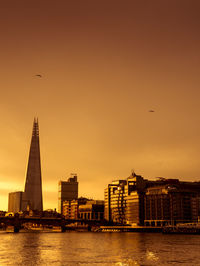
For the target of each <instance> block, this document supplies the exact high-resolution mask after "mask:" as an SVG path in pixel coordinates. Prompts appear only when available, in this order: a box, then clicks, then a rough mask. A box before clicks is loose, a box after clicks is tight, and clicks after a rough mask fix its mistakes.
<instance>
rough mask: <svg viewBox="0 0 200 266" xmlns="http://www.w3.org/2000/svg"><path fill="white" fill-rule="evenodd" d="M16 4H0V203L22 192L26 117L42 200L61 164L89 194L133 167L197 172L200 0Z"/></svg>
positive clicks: (49, 202) (52, 199)
mask: <svg viewBox="0 0 200 266" xmlns="http://www.w3.org/2000/svg"><path fill="white" fill-rule="evenodd" d="M8 2H9V3H8ZM15 2H16V1H14V0H11V1H7V3H1V6H0V12H1V15H0V29H1V44H0V47H1V79H0V86H1V97H0V104H1V114H0V118H1V126H2V130H1V134H0V147H1V151H0V162H1V164H0V202H1V204H0V210H1V209H3V210H6V209H7V206H8V193H9V192H12V191H15V190H20V191H21V190H23V187H24V179H25V173H26V162H27V158H28V148H29V140H30V128H31V127H30V121H32V119H33V117H39V120H40V142H41V160H42V176H43V202H44V209H48V208H53V209H54V208H57V198H58V192H57V190H58V189H57V187H58V182H59V180H67V178H68V176H69V175H70V173H77V175H78V180H79V184H80V186H79V194H80V196H86V197H90V198H94V199H103V197H104V195H103V193H104V188H105V187H106V185H107V184H108V183H110V182H111V181H112V180H113V179H119V178H122V179H123V178H126V177H127V176H129V175H130V173H131V170H132V169H134V170H135V172H136V173H138V174H141V175H142V176H143V177H144V178H149V179H153V178H155V177H157V176H163V177H168V178H179V179H180V180H188V181H197V180H200V170H199V157H200V141H199V132H200V125H199V121H198V117H199V115H200V107H199V100H198V99H199V97H200V90H199V79H200V73H199V70H200V60H199V59H200V51H199V46H200V38H199V27H200V18H199V12H198V11H199V8H200V3H199V1H190V3H188V1H181V2H180V1H176V0H173V1H162V3H161V1H151V3H146V2H144V1H140V2H139V3H138V2H137V1H125V2H124V3H123V4H122V3H120V2H119V1H112V0H111V1H101V3H98V2H96V1H95V3H94V1H77V2H76V3H75V2H73V3H66V2H64V1H57V4H56V6H55V5H54V3H53V2H54V1H46V0H44V1H42V2H41V1H40V2H39V1H34V2H31V1H30V2H29V3H27V1H23V0H22V1H20V2H18V3H17V4H16V3H15ZM152 111H154V112H152Z"/></svg>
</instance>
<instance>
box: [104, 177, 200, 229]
mask: <svg viewBox="0 0 200 266" xmlns="http://www.w3.org/2000/svg"><path fill="white" fill-rule="evenodd" d="M199 216H200V182H183V181H179V180H178V179H165V178H159V179H157V180H153V181H152V180H147V179H144V178H143V177H141V176H138V175H136V174H135V173H132V175H131V176H130V177H128V178H127V179H123V180H117V181H113V182H112V183H111V184H109V185H108V186H107V188H106V189H105V211H104V217H105V219H106V220H107V221H111V222H116V223H120V224H130V225H145V226H162V225H166V224H176V223H188V222H197V221H198V217H199Z"/></svg>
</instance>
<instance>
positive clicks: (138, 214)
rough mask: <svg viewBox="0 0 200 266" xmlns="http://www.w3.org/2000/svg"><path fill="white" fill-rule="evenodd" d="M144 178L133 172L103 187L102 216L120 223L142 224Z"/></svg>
mask: <svg viewBox="0 0 200 266" xmlns="http://www.w3.org/2000/svg"><path fill="white" fill-rule="evenodd" d="M144 187H145V181H144V179H143V178H142V177H141V176H139V175H136V174H135V173H133V174H132V175H131V176H130V177H128V178H127V179H126V180H117V181H113V182H112V183H111V184H109V185H108V187H107V188H106V189H105V194H104V195H105V210H104V217H105V219H106V220H107V221H112V222H115V223H120V224H140V225H141V224H143V220H144V219H143V207H144V205H143V201H144Z"/></svg>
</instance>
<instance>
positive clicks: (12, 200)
mask: <svg viewBox="0 0 200 266" xmlns="http://www.w3.org/2000/svg"><path fill="white" fill-rule="evenodd" d="M22 195H23V192H22V191H16V192H11V193H9V194H8V212H13V213H17V212H20V211H22Z"/></svg>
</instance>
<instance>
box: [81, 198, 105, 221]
mask: <svg viewBox="0 0 200 266" xmlns="http://www.w3.org/2000/svg"><path fill="white" fill-rule="evenodd" d="M78 211H79V218H80V219H84V220H99V221H101V220H103V219H104V201H103V200H88V201H87V202H86V204H83V205H79V208H78Z"/></svg>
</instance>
